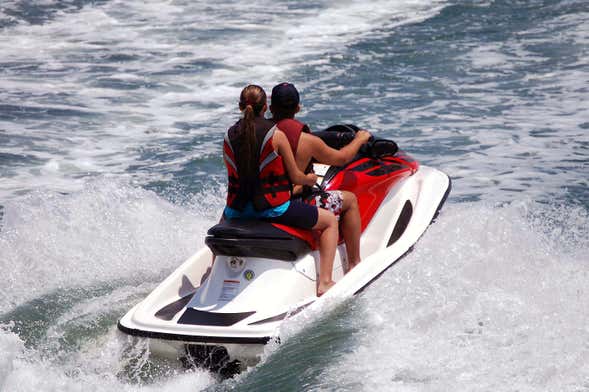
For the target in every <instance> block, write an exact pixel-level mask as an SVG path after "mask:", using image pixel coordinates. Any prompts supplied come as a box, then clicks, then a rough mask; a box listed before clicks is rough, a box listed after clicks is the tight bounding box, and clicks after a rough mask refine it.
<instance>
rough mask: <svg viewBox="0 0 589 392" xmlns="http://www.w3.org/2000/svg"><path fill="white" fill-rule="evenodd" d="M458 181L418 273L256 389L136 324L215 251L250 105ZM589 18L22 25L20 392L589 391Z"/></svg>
mask: <svg viewBox="0 0 589 392" xmlns="http://www.w3.org/2000/svg"><path fill="white" fill-rule="evenodd" d="M285 80H286V81H291V82H293V83H295V84H296V85H297V86H298V87H299V90H300V92H301V96H302V104H303V111H302V113H301V118H302V119H303V120H304V121H306V122H308V123H309V124H310V125H311V127H312V128H313V129H321V128H323V127H325V126H328V125H330V124H333V123H341V122H345V123H355V124H358V125H360V126H362V127H364V128H367V129H369V130H371V131H372V132H374V133H375V134H376V135H378V136H380V137H386V138H392V139H394V140H396V141H397V142H398V143H399V145H400V146H401V147H402V148H403V149H404V150H405V151H407V152H409V153H410V154H411V155H413V156H414V157H415V158H417V159H418V160H419V161H420V162H422V163H423V164H427V165H430V166H433V167H437V168H439V169H441V170H443V171H445V172H446V173H448V174H449V175H450V176H451V177H452V179H453V191H452V194H451V196H450V198H449V199H448V202H447V204H446V206H445V208H444V210H443V212H442V214H441V215H440V218H439V219H438V221H437V222H436V223H435V224H434V225H433V226H432V227H431V228H430V229H429V230H428V232H427V233H426V235H425V236H424V237H423V238H422V239H421V240H420V242H419V243H418V245H417V246H416V248H415V251H414V252H413V253H411V254H410V255H409V256H408V257H406V258H405V259H404V260H403V262H402V263H398V264H397V265H396V266H395V268H392V269H391V270H389V271H388V272H387V273H386V274H385V275H383V276H382V277H381V278H380V279H379V280H378V281H377V282H376V283H375V284H374V285H372V286H371V287H370V288H369V289H368V290H366V291H365V292H364V293H363V294H362V295H360V296H359V297H357V298H354V299H353V300H351V301H348V302H346V303H343V304H334V306H333V307H332V308H331V309H327V310H326V311H325V312H324V314H309V315H306V316H305V317H304V318H302V319H299V320H297V321H296V322H293V323H290V324H287V325H286V326H285V327H284V330H283V331H281V335H282V336H283V337H284V339H283V344H282V345H280V346H269V347H268V350H267V353H266V355H265V358H264V360H263V361H262V363H261V364H259V365H258V366H256V367H254V368H252V369H249V370H248V371H246V372H245V373H243V374H241V375H240V376H238V377H237V378H235V379H231V380H225V381H223V380H220V379H218V378H217V377H216V376H215V375H213V374H210V373H207V372H205V371H201V370H193V371H184V370H181V369H173V368H169V367H167V366H164V365H163V364H159V363H154V362H152V361H150V360H149V358H148V356H147V354H146V352H145V346H144V345H143V344H142V343H141V342H136V341H133V340H131V339H127V338H125V337H122V336H120V335H119V334H118V333H117V331H116V321H117V319H118V318H119V317H120V316H121V315H122V314H124V312H125V311H126V310H128V309H129V308H130V307H131V306H132V305H133V304H134V303H136V302H137V301H139V300H140V299H141V298H143V297H144V296H145V295H146V294H147V293H148V292H149V291H150V290H151V289H153V288H154V287H155V286H156V285H157V284H158V282H160V281H161V280H162V279H163V278H164V277H165V276H167V274H168V273H169V272H170V271H172V270H173V269H174V268H175V267H176V266H177V265H178V264H179V263H180V262H182V261H183V260H184V259H185V258H186V257H188V256H189V255H190V254H192V253H193V252H195V251H196V250H197V249H198V248H200V247H201V246H203V239H202V238H203V235H204V233H205V232H206V229H207V227H209V226H210V225H212V224H213V223H214V222H215V221H216V220H217V219H218V217H219V214H220V211H221V209H222V207H223V205H224V192H225V185H224V184H225V171H224V167H223V165H222V161H221V159H220V154H221V139H222V135H223V132H224V131H225V130H226V129H227V127H228V126H229V125H231V124H232V123H233V122H234V121H235V120H236V119H237V118H238V115H239V112H238V110H237V98H238V95H239V92H240V90H241V88H243V86H245V85H246V84H248V83H257V84H260V85H262V86H263V87H265V88H266V89H267V90H270V89H271V88H272V86H273V85H274V84H275V83H278V82H281V81H285ZM588 98H589V3H588V2H587V1H585V0H544V1H540V0H527V1H523V0H522V1H500V0H497V1H491V0H489V1H484V0H480V1H479V0H472V1H467V0H457V1H445V0H434V1H425V0H396V1H390V0H376V1H371V2H363V1H355V0H346V1H332V0H316V1H306V2H297V1H290V0H283V1H267V0H259V1H252V2H234V1H225V0H220V1H216V2H214V3H210V2H204V1H200V0H195V1H192V0H190V1H189V0H165V1H164V0H157V1H156V0H148V1H143V0H141V1H140V0H101V1H91V0H87V1H84V0H43V1H25V0H3V1H2V2H1V3H0V269H1V271H2V274H3V279H1V280H0V390H1V391H7V392H8V391H11V392H12V391H39V390H43V391H81V390H92V391H111V390H127V391H150V390H154V391H155V390H158V391H160V390H163V391H196V390H338V391H340V390H354V391H356V390H395V391H397V390H398V391H447V390H468V391H473V390H474V391H477V390H480V391H483V390H484V391H486V390H498V391H512V390H519V391H538V390H542V391H548V390H549V391H587V390H589V365H588V364H589V346H588V343H587V342H588V341H589V314H588V313H587V309H589V299H588V292H587V287H589V190H588V177H589V175H588V174H589V105H588V104H587V101H588Z"/></svg>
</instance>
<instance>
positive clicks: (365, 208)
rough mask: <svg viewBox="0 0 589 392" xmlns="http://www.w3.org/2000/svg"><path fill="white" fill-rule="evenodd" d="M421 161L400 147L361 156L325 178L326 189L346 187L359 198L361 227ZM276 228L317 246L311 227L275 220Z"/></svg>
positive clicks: (314, 246) (346, 189)
mask: <svg viewBox="0 0 589 392" xmlns="http://www.w3.org/2000/svg"><path fill="white" fill-rule="evenodd" d="M418 168H419V163H417V161H415V160H414V159H413V158H411V157H410V156H409V155H406V154H405V153H404V152H402V151H399V152H398V153H397V154H396V155H395V156H391V157H384V158H381V159H374V158H360V159H359V160H357V161H354V162H352V163H350V164H348V165H347V166H346V167H344V168H343V169H342V170H340V171H338V172H337V173H336V174H335V175H334V176H333V177H330V178H327V177H326V179H325V180H324V183H323V187H324V189H325V190H345V191H350V192H353V193H354V194H355V195H356V197H357V198H358V205H359V207H360V218H361V222H362V231H364V229H365V228H366V226H368V223H370V220H371V219H372V217H373V216H374V214H375V213H376V211H377V210H378V207H379V206H380V204H381V203H382V201H383V200H384V198H385V196H386V195H387V194H388V193H389V191H390V190H391V188H392V187H393V186H394V185H395V184H396V183H397V182H399V181H401V180H402V179H404V178H407V177H409V176H411V175H412V174H413V173H415V172H416V171H417V169H418ZM273 225H274V226H276V227H277V228H279V229H281V230H283V231H286V232H287V233H289V234H291V235H293V236H295V237H298V238H300V239H302V240H304V241H306V242H307V243H308V244H309V246H310V247H311V249H313V250H316V249H317V236H316V235H315V234H314V233H313V232H312V231H310V230H304V229H298V228H294V227H290V226H285V225H280V224H275V223H273Z"/></svg>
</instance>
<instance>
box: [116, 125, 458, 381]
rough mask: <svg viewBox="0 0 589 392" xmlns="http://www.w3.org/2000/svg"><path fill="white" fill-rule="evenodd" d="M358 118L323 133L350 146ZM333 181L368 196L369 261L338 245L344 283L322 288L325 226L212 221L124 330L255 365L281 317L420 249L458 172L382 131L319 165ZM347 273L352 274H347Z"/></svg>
mask: <svg viewBox="0 0 589 392" xmlns="http://www.w3.org/2000/svg"><path fill="white" fill-rule="evenodd" d="M357 129H358V128H357V127H354V126H352V125H336V126H332V127H330V128H328V129H327V130H325V131H321V132H316V133H314V134H315V135H317V136H319V137H321V138H322V139H323V140H324V141H325V142H326V143H327V144H328V145H330V146H331V147H334V148H341V147H342V146H343V145H345V144H347V143H349V142H350V141H351V140H352V139H353V137H354V132H355V131H357ZM314 169H315V172H316V174H318V176H319V181H318V186H319V187H320V188H321V189H323V190H338V189H339V190H347V191H351V192H353V193H354V194H355V195H356V197H357V198H358V204H359V207H360V215H361V222H362V223H361V225H362V236H361V240H360V248H361V257H362V261H361V262H360V263H359V264H358V265H357V266H356V267H355V268H353V269H352V270H350V271H349V272H347V271H348V266H347V260H346V251H345V244H343V242H341V243H340V245H338V249H337V252H336V257H335V261H334V268H333V280H334V281H335V282H336V284H335V285H334V286H333V287H332V288H331V289H330V290H329V291H327V292H326V293H325V294H324V295H323V296H321V297H317V296H316V287H317V285H316V283H317V278H318V270H319V252H318V250H317V240H316V236H315V233H313V232H312V231H306V230H301V229H296V228H292V227H287V226H283V225H280V224H271V223H267V222H262V221H255V220H231V221H225V222H222V223H219V224H217V225H215V226H213V227H212V228H210V229H209V231H208V234H207V237H206V239H205V243H206V245H207V246H206V247H204V248H203V249H201V250H200V251H198V252H197V253H196V254H195V255H193V256H192V257H190V258H189V259H188V260H186V261H185V262H184V263H183V264H182V265H180V267H178V269H176V271H174V272H173V273H172V274H171V275H170V276H169V277H168V278H167V279H165V280H164V281H163V282H162V283H161V284H160V285H159V286H158V287H157V288H156V289H155V290H153V292H152V293H151V294H149V295H148V296H147V297H146V298H145V299H144V300H143V301H141V302H140V303H139V304H137V305H136V306H135V307H133V308H132V309H131V310H129V312H128V313H127V314H125V315H124V316H123V317H122V318H121V319H120V321H119V323H118V328H119V330H120V331H122V332H123V333H126V334H129V335H133V336H138V337H143V338H147V339H149V347H150V352H151V354H152V355H156V356H159V357H166V358H171V359H173V360H178V359H179V360H181V361H182V362H183V363H184V364H185V365H196V366H200V367H205V368H208V369H210V370H212V371H216V372H220V373H222V374H223V373H225V374H232V373H236V372H238V371H239V370H240V369H244V368H246V367H247V366H252V365H255V364H256V363H257V362H258V361H259V360H260V357H261V355H262V353H263V348H264V345H265V344H267V343H268V342H269V341H270V340H271V339H275V338H276V337H277V331H278V330H279V326H280V325H281V323H283V322H284V321H285V320H286V319H288V318H289V317H291V316H293V315H295V314H297V313H299V312H301V311H303V310H305V309H306V308H307V307H309V306H321V303H323V302H324V301H327V300H328V299H329V298H334V297H337V298H348V297H351V296H353V295H355V294H358V293H360V292H362V291H363V290H364V289H365V288H366V287H368V286H369V285H370V284H371V283H372V282H373V281H374V280H375V279H377V278H378V277H379V276H380V275H381V274H383V272H385V271H386V270H387V269H388V268H389V267H391V266H392V265H393V264H395V263H396V262H397V261H398V260H400V259H401V258H402V257H403V256H404V255H406V254H407V253H408V252H410V251H411V250H412V248H413V246H414V245H415V243H416V242H417V241H418V239H419V238H420V236H421V235H422V234H423V233H424V232H425V230H426V229H427V227H428V226H429V225H430V223H431V222H432V221H433V220H434V219H435V218H436V216H437V214H438V212H439V211H440V209H441V207H442V205H443V204H444V202H445V200H446V198H447V196H448V194H449V192H450V189H451V182H450V179H449V177H448V176H447V175H446V174H444V173H443V172H441V171H439V170H436V169H434V168H431V167H427V166H424V165H420V164H419V163H418V162H417V161H416V160H414V159H413V158H411V157H410V156H409V155H408V154H406V153H405V152H403V151H401V150H399V149H398V146H397V144H396V143H395V142H393V141H390V140H384V139H373V140H371V141H370V142H369V143H367V144H366V145H364V146H363V147H362V148H361V150H360V151H359V153H358V154H357V156H356V157H355V159H354V160H353V161H352V162H350V163H348V164H347V165H345V166H343V167H333V166H332V167H329V166H325V165H317V164H315V165H314ZM346 272H347V273H346Z"/></svg>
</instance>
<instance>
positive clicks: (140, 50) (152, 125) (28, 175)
mask: <svg viewBox="0 0 589 392" xmlns="http://www.w3.org/2000/svg"><path fill="white" fill-rule="evenodd" d="M442 4H444V3H443V2H439V1H436V2H435V3H434V4H432V3H431V2H426V1H415V0H408V1H402V2H399V1H383V0H381V1H376V2H368V3H366V2H347V3H345V4H342V3H339V2H328V3H325V4H321V5H319V6H315V7H309V8H307V7H305V8H302V7H291V6H288V5H286V4H280V3H277V2H272V1H260V2H256V3H251V2H250V3H247V4H239V3H235V2H232V1H221V2H217V3H216V4H215V8H214V9H212V8H208V11H207V12H202V10H203V8H205V6H207V5H208V3H206V4H205V2H201V1H198V2H184V3H183V2H179V3H174V4H171V3H166V4H162V3H161V2H158V3H152V2H143V1H121V0H117V1H110V2H107V3H104V4H100V5H88V6H85V7H83V8H82V9H81V10H79V11H77V12H67V13H61V14H58V15H57V16H54V17H53V18H52V19H51V20H49V21H47V22H46V23H44V24H41V25H28V24H20V25H17V26H15V27H12V28H10V29H7V30H6V31H5V32H4V33H3V35H2V37H0V51H1V52H2V53H3V60H4V61H6V62H10V63H19V64H33V65H36V64H38V65H39V66H40V71H35V73H34V74H33V75H31V76H28V74H23V73H19V72H18V71H11V73H10V74H8V75H5V77H3V80H2V82H0V83H1V84H0V85H1V86H2V87H4V89H5V91H10V93H9V94H6V95H5V94H2V95H5V96H0V98H2V99H3V101H6V102H11V103H14V104H15V105H22V106H26V107H31V108H34V107H39V108H47V106H48V102H47V94H48V92H52V93H61V94H62V96H66V97H67V101H68V102H65V103H64V104H61V105H57V104H58V103H59V102H52V103H51V107H52V108H54V109H62V108H66V109H68V108H69V109H76V110H78V111H80V112H87V113H90V117H91V118H93V116H95V115H96V114H100V116H102V117H101V118H100V119H98V121H100V126H97V125H82V126H81V127H80V124H79V122H80V120H79V119H78V118H77V116H76V115H73V116H72V117H65V118H63V119H62V121H63V122H62V123H61V124H55V125H51V123H49V122H47V120H46V119H39V120H37V119H35V118H34V117H31V118H27V119H23V120H19V121H18V123H12V122H7V121H4V122H3V123H0V127H1V128H3V129H5V130H6V132H8V134H9V135H12V134H14V135H22V134H23V131H24V132H25V135H28V134H31V135H32V131H31V128H34V129H35V131H34V132H35V135H36V136H38V135H42V136H45V138H44V140H36V141H35V142H33V144H32V145H29V146H27V147H24V146H23V147H20V148H15V149H13V150H11V152H13V153H16V154H23V155H24V154H30V155H33V156H35V157H37V158H39V159H40V160H42V161H46V160H52V161H53V162H56V161H59V162H60V163H61V162H63V164H65V165H66V166H68V167H71V168H77V169H74V170H72V171H63V170H51V171H49V172H47V170H45V171H43V173H40V172H39V171H38V170H37V168H36V167H35V170H27V169H28V167H27V166H26V165H25V166H24V167H23V168H16V169H14V170H15V176H14V177H13V178H12V180H11V181H10V183H9V184H7V185H5V186H3V193H4V196H5V198H6V197H9V196H10V195H12V194H14V192H15V191H19V190H23V189H24V190H30V189H34V188H42V189H47V188H50V189H56V190H61V191H69V190H73V189H79V187H80V183H79V182H77V181H75V178H76V177H79V176H84V175H87V174H88V173H90V174H93V173H102V172H110V173H113V172H116V173H124V172H125V170H126V168H128V166H129V165H131V164H133V163H134V162H136V161H137V160H138V159H139V157H138V152H139V151H140V149H141V147H143V146H144V145H145V144H156V143H157V142H158V140H163V138H165V137H169V136H174V135H182V136H183V137H186V133H187V132H186V131H185V130H179V129H177V128H175V126H174V124H175V123H176V122H179V121H180V122H188V123H191V122H198V123H202V124H205V125H204V126H198V127H197V126H195V127H194V129H193V130H190V131H189V132H190V133H194V134H199V133H202V132H203V131H204V132H207V133H211V132H212V133H213V134H214V133H219V134H220V133H221V132H222V131H223V130H225V129H226V128H227V126H228V125H229V124H230V123H231V122H232V120H231V119H235V118H237V116H238V111H237V107H236V104H235V102H236V99H237V97H238V94H239V91H240V89H241V87H242V86H244V85H245V84H247V83H250V82H255V83H257V84H261V85H262V86H265V87H266V88H270V87H271V86H272V85H274V84H275V83H277V82H278V81H280V80H285V79H289V80H292V74H293V73H294V71H296V70H297V69H298V68H299V66H300V64H301V63H306V64H311V63H317V62H322V61H325V56H326V55H327V54H329V55H334V56H338V55H341V53H342V52H345V48H346V45H349V44H352V43H354V42H356V40H358V39H359V38H361V37H364V36H366V35H367V34H371V33H377V32H378V29H379V28H382V27H390V26H392V25H393V24H403V23H409V22H411V21H415V20H417V19H420V20H421V19H424V18H427V17H428V16H431V15H434V14H435V13H437V12H438V10H439V8H440V7H441V5H442ZM286 20H288V21H289V23H286V24H285V23H284V21H286ZM230 29H235V32H232V30H230ZM228 42H229V43H230V45H228ZM118 54H122V55H125V56H131V57H129V58H128V59H126V60H125V61H123V62H120V63H119V62H116V61H115V60H113V61H105V60H104V58H105V57H107V56H109V55H118ZM198 62H203V63H210V64H212V65H213V67H212V68H206V67H205V68H203V69H202V70H199V69H198V67H196V68H195V69H194V70H193V71H184V72H183V71H174V67H176V66H186V67H193V64H195V63H198ZM100 66H108V67H111V68H110V70H108V69H107V70H104V71H97V70H96V67H100ZM170 71H172V72H170ZM162 72H163V73H164V74H162ZM100 81H109V82H114V81H118V82H121V83H130V84H132V85H135V86H141V85H145V84H147V83H153V84H157V87H149V88H141V87H140V88H137V89H134V90H119V89H115V88H109V87H107V86H108V84H101V85H97V84H96V83H97V82H100ZM293 81H294V82H296V83H297V84H299V86H301V88H302V89H303V90H304V89H305V86H306V85H308V84H309V83H314V82H316V81H302V80H301V81H297V80H293ZM299 82H300V83H299ZM61 99H62V98H60V101H61ZM113 102H116V103H115V104H113ZM183 102H190V105H187V106H184V105H183V104H182V103H183ZM210 104H212V105H215V107H214V108H210V107H209V106H208V105H210ZM153 129H157V130H158V132H151V131H149V130H153ZM55 135H60V136H58V137H57V138H54V137H53V136H55ZM63 139H66V140H68V142H69V143H68V145H66V146H65V147H64V145H63V143H60V141H62V140H63ZM96 144H98V145H97V146H96ZM170 148H171V149H173V148H174V147H173V146H170ZM42 151H43V152H42ZM77 151H80V152H85V156H87V157H89V159H90V162H91V165H89V166H88V167H82V168H80V167H79V166H80V164H79V160H80V155H79V154H78V153H77ZM105 151H114V152H116V154H107V153H106V152H105ZM206 151H207V153H208V154H218V153H219V152H220V147H219V146H211V148H209V147H208V146H207V149H206ZM171 152H173V151H171ZM181 154H184V152H181ZM51 165H54V163H51V164H50V166H51ZM51 167H52V166H51ZM161 175H162V174H161V173H153V172H151V173H150V174H149V177H147V176H144V175H143V174H142V173H135V176H136V177H137V178H139V179H142V180H143V181H149V180H153V179H154V177H155V176H161Z"/></svg>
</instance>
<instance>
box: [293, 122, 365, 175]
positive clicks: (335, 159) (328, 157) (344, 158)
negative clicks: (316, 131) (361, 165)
mask: <svg viewBox="0 0 589 392" xmlns="http://www.w3.org/2000/svg"><path fill="white" fill-rule="evenodd" d="M303 135H304V136H303ZM301 137H308V138H309V145H310V146H311V155H312V156H313V158H315V159H316V160H317V162H319V163H323V164H326V165H332V166H343V165H345V164H346V163H348V162H350V161H351V160H352V159H353V158H354V157H355V156H356V154H357V153H358V150H359V149H360V147H362V145H363V144H364V143H366V142H367V141H368V139H369V138H370V133H369V132H368V131H365V130H361V131H358V132H357V133H356V136H355V137H354V140H352V141H351V142H350V144H348V145H347V146H345V147H343V148H342V149H340V150H336V149H335V148H331V147H329V146H328V145H327V144H325V142H324V141H323V140H321V139H320V138H318V137H316V136H311V135H307V134H302V135H301Z"/></svg>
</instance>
